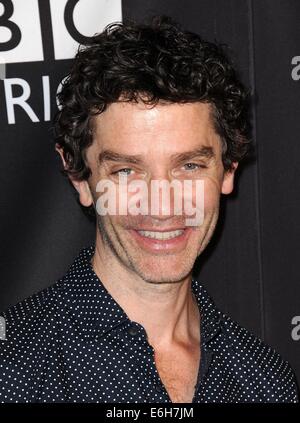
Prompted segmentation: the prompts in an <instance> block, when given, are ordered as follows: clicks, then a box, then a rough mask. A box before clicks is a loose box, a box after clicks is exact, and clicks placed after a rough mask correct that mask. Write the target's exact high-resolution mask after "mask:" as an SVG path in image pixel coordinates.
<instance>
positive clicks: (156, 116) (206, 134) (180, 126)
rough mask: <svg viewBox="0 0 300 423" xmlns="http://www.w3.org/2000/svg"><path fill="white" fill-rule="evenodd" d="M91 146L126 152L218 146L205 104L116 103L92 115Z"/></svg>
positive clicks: (217, 138)
mask: <svg viewBox="0 0 300 423" xmlns="http://www.w3.org/2000/svg"><path fill="white" fill-rule="evenodd" d="M93 133H94V142H93V148H94V149H97V150H98V151H99V150H104V149H106V148H110V149H114V148H115V149H116V150H117V151H120V152H123V153H127V154H130V153H132V154H143V153H144V154H149V153H153V152H154V151H155V150H156V149H157V150H159V151H160V152H162V150H164V151H168V152H169V153H170V154H171V153H172V152H173V153H176V152H178V151H179V150H180V149H182V150H185V151H186V150H187V148H196V147H197V146H201V145H210V146H217V145H218V146H219V136H218V135H217V134H216V132H215V129H214V126H213V120H212V108H211V105H210V104H208V103H200V102H195V103H184V104H182V103H158V104H157V105H155V106H154V107H153V106H150V105H145V104H144V103H143V102H138V103H134V102H117V103H113V104H111V105H110V106H109V107H108V108H107V109H106V111H105V112H103V113H101V114H100V115H97V116H95V117H94V120H93Z"/></svg>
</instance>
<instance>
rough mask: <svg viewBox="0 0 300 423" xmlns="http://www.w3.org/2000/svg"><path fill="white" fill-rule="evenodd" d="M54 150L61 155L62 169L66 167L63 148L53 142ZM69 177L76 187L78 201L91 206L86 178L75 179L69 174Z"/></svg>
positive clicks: (91, 199)
mask: <svg viewBox="0 0 300 423" xmlns="http://www.w3.org/2000/svg"><path fill="white" fill-rule="evenodd" d="M55 150H56V151H57V152H58V154H59V155H60V157H61V160H62V162H63V167H64V169H67V164H66V161H65V158H64V154H63V149H62V148H61V147H59V145H58V144H57V143H56V144H55ZM69 179H70V181H71V182H72V184H73V186H74V188H75V189H76V191H77V192H78V194H79V201H80V203H81V204H82V205H83V206H85V207H89V206H91V205H92V204H93V197H92V193H91V190H90V187H89V184H88V181H86V180H83V181H76V180H75V179H73V178H72V177H71V176H69Z"/></svg>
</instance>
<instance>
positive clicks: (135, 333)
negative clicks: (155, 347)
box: [128, 326, 138, 336]
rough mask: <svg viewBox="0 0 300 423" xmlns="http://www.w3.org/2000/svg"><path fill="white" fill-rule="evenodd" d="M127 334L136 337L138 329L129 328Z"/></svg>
mask: <svg viewBox="0 0 300 423" xmlns="http://www.w3.org/2000/svg"><path fill="white" fill-rule="evenodd" d="M128 333H129V335H131V336H136V335H137V334H138V328H136V327H134V326H130V328H129V329H128Z"/></svg>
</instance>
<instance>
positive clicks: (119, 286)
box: [91, 242, 200, 349]
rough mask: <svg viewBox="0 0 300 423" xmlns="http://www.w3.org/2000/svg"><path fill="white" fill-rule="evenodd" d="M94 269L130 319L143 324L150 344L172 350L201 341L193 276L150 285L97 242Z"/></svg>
mask: <svg viewBox="0 0 300 423" xmlns="http://www.w3.org/2000/svg"><path fill="white" fill-rule="evenodd" d="M91 263H92V266H93V269H94V271H95V273H96V274H97V276H98V277H99V279H100V280H101V282H102V283H103V285H104V286H105V288H106V289H107V291H108V292H109V293H110V295H111V296H112V297H113V298H114V300H115V301H116V302H117V303H118V304H119V305H120V307H121V308H122V309H123V310H124V311H125V313H126V314H127V315H128V317H129V318H130V319H131V320H132V321H135V322H137V323H139V324H141V325H142V326H143V327H144V328H145V330H146V333H147V336H148V341H149V343H150V345H152V346H155V347H156V348H162V349H164V348H169V347H170V346H172V345H174V344H178V343H181V344H182V343H183V344H185V345H187V346H189V345H193V344H195V343H196V344H197V343H198V342H199V340H200V333H199V326H200V314H199V309H198V305H197V302H196V300H195V297H194V295H193V292H192V288H191V283H192V276H191V275H188V277H186V278H185V279H183V280H181V281H179V282H172V283H163V284H159V283H155V284H154V283H149V282H146V281H144V280H143V279H142V278H141V277H140V276H139V275H137V274H135V273H134V272H133V271H131V270H129V269H127V268H126V267H125V266H124V265H122V263H120V262H119V260H117V258H116V257H115V256H114V255H110V256H109V257H107V254H104V251H103V249H102V247H101V245H100V246H99V244H98V243H97V242H96V248H95V254H94V256H93V257H92V260H91Z"/></svg>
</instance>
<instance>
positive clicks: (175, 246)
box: [130, 228, 192, 252]
mask: <svg viewBox="0 0 300 423" xmlns="http://www.w3.org/2000/svg"><path fill="white" fill-rule="evenodd" d="M191 230H192V229H191V228H183V229H174V230H164V231H161V230H160V231H158V230H157V231H148V230H137V229H131V230H130V232H131V234H132V235H133V237H134V239H135V240H136V241H137V243H138V244H139V246H140V247H141V248H143V249H146V250H150V251H151V250H152V251H173V252H175V251H176V250H177V251H178V250H180V249H183V248H185V245H186V243H187V240H188V238H189V236H190V234H191Z"/></svg>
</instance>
